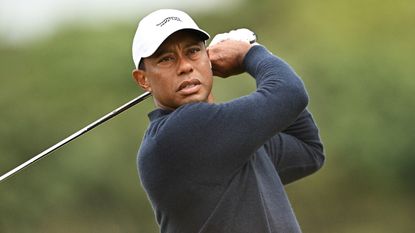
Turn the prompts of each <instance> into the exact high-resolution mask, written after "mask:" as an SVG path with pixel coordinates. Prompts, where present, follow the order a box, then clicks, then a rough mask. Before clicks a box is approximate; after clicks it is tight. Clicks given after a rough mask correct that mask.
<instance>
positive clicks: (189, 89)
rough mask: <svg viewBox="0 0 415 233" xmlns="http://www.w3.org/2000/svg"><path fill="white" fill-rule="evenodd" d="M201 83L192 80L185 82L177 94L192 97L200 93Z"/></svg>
mask: <svg viewBox="0 0 415 233" xmlns="http://www.w3.org/2000/svg"><path fill="white" fill-rule="evenodd" d="M200 84H201V83H200V81H199V80H198V79H191V80H186V81H183V82H182V83H181V84H180V86H179V88H178V89H177V92H179V93H181V94H184V95H191V94H194V93H196V92H198V91H199V89H200Z"/></svg>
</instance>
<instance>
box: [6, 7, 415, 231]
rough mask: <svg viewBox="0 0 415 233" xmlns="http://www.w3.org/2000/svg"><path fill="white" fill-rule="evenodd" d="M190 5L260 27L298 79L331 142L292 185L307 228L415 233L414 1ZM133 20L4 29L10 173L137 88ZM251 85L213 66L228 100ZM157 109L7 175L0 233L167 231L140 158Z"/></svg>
mask: <svg viewBox="0 0 415 233" xmlns="http://www.w3.org/2000/svg"><path fill="white" fill-rule="evenodd" d="M173 6H174V5H173ZM170 7H172V6H171V5H170ZM147 12H148V11H147ZM187 12H188V13H190V14H191V15H192V16H194V18H195V19H196V20H197V22H198V24H199V26H201V27H202V28H204V29H205V30H207V31H208V32H209V33H211V35H214V34H216V33H220V32H224V31H228V30H230V29H234V28H239V27H247V28H250V29H252V30H254V31H255V32H256V33H257V34H258V36H259V41H260V43H262V44H264V45H265V46H267V47H268V48H269V50H271V51H272V52H273V53H274V54H276V55H278V56H280V57H282V58H283V59H284V60H286V61H287V62H288V63H290V64H291V65H292V66H293V67H294V68H295V70H296V71H297V73H298V74H299V75H300V76H301V77H302V78H303V80H304V82H305V84H306V86H307V88H308V92H309V95H310V100H311V102H310V107H309V108H310V109H311V111H312V112H313V114H314V117H315V119H316V121H317V124H318V125H319V127H320V130H321V137H322V139H323V141H324V143H325V149H326V154H327V162H326V164H325V166H324V168H323V169H322V170H321V171H319V172H318V173H316V174H315V175H313V176H310V177H308V178H305V179H303V180H301V181H298V182H296V183H293V184H290V185H288V186H287V187H286V188H287V192H288V193H289V196H290V199H291V202H292V205H293V208H294V210H295V212H296V214H297V217H298V219H299V222H300V224H301V226H302V229H303V231H304V232H307V233H333V232H336V233H346V232H347V233H372V232H373V233H386V232H388V233H391V232H393V233H413V232H415V223H414V216H415V198H414V195H415V185H414V180H415V179H414V178H415V169H414V168H415V156H414V153H413V149H412V144H413V141H415V127H414V124H413V120H414V119H415V103H414V97H413V94H414V93H415V80H414V75H415V64H414V61H415V55H414V52H415V43H414V41H415V28H414V26H413V25H414V22H415V2H414V1H409V0H401V1H392V0H385V1H373V0H363V1H357V0H350V1H339V0H335V1H322V0H316V1H306V0H293V1H271V0H255V1H254V0H250V1H248V0H246V1H239V2H237V1H234V3H233V5H232V6H230V7H229V6H228V7H226V8H223V9H221V7H220V5H219V6H218V7H217V9H213V10H212V9H211V10H206V11H200V10H198V11H194V12H193V11H192V9H187ZM143 15H144V12H142V13H140V14H138V15H137V19H138V18H141V17H142V16H143ZM137 22H138V20H134V21H127V22H126V21H119V22H115V23H112V24H107V25H106V26H105V27H104V26H102V25H101V26H100V27H97V28H95V27H90V26H85V25H82V24H73V25H70V26H66V27H62V28H61V29H60V30H59V31H58V32H57V33H55V34H53V36H50V37H46V38H44V39H41V40H36V41H34V42H31V43H21V44H19V45H10V44H9V43H6V42H4V41H0V80H1V85H0V173H1V174H3V173H5V172H7V171H8V170H10V169H12V168H14V167H15V166H17V165H19V164H20V163H22V162H24V161H26V160H28V159H30V158H31V157H32V156H34V155H36V154H37V153H39V152H41V151H42V150H44V149H46V148H48V147H49V146H51V145H53V144H55V143H56V142H58V141H60V140H61V139H63V138H64V137H66V136H68V135H70V134H71V133H73V132H75V131H77V130H78V129H80V128H82V127H84V126H85V125H87V124H88V123H90V122H92V121H94V120H95V119H97V118H98V117H100V116H102V115H104V114H105V113H107V112H109V111H111V110H113V109H114V108H116V107H118V106H120V105H121V104H123V103H124V102H127V101H128V100H130V99H132V98H134V97H135V96H137V95H139V94H140V93H141V90H140V89H139V88H138V87H137V86H136V85H135V83H134V82H133V80H132V79H131V70H132V69H133V63H132V59H131V41H132V37H133V35H134V33H135V29H136V23H137ZM254 88H255V85H254V82H253V80H252V79H250V78H248V77H247V76H246V75H242V77H233V78H230V79H227V80H220V79H218V78H216V79H215V86H214V93H215V97H216V100H217V101H218V102H223V101H227V100H229V99H232V98H235V97H238V96H240V95H244V94H247V93H249V92H250V91H252V90H254ZM153 108H154V105H153V102H152V100H146V101H145V102H143V103H141V104H139V105H138V106H135V107H134V108H132V109H130V110H129V111H128V112H125V113H123V114H122V115H119V116H117V117H116V118H114V119H112V120H111V121H110V122H107V123H105V124H104V125H102V126H100V127H99V128H96V129H94V130H93V131H91V132H89V133H88V134H86V135H84V136H82V137H81V138H79V139H77V140H76V141H73V142H71V143H70V144H68V145H66V146H65V147H63V148H61V149H60V150H58V151H56V152H54V153H53V154H52V155H50V156H48V157H47V158H45V159H43V160H42V161H40V162H38V163H36V164H35V165H33V166H31V167H29V168H27V169H26V170H24V171H22V172H21V173H19V174H17V175H16V176H14V177H12V178H10V179H8V180H6V181H5V182H2V183H0V232H2V233H3V232H4V233H16V232H17V233H20V232H22V233H23V232H43V233H49V232H139V233H154V232H158V228H157V225H156V223H155V220H154V215H153V212H152V210H151V207H150V205H149V203H148V201H147V198H146V194H145V193H144V192H143V190H142V189H141V186H140V182H139V179H138V175H137V170H136V164H135V161H136V152H137V149H138V147H139V144H140V141H141V137H142V135H143V133H144V130H145V128H146V126H147V124H148V119H147V113H148V112H149V111H151V110H152V109H153Z"/></svg>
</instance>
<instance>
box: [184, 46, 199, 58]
mask: <svg viewBox="0 0 415 233" xmlns="http://www.w3.org/2000/svg"><path fill="white" fill-rule="evenodd" d="M200 51H201V49H200V48H199V47H194V48H190V49H189V50H188V51H187V54H188V56H189V57H192V58H196V57H197V56H198V55H199V54H200Z"/></svg>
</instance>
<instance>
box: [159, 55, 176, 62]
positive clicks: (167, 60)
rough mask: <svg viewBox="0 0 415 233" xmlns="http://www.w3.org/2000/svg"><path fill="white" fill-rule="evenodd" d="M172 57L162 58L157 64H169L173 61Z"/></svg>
mask: <svg viewBox="0 0 415 233" xmlns="http://www.w3.org/2000/svg"><path fill="white" fill-rule="evenodd" d="M173 59H174V58H173V57H170V56H167V57H162V58H160V60H159V63H165V62H169V61H173Z"/></svg>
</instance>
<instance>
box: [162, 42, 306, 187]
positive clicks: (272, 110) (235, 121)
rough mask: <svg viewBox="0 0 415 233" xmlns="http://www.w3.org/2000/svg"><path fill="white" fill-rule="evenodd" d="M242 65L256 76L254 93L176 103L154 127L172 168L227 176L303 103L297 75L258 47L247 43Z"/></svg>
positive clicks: (292, 117)
mask: <svg viewBox="0 0 415 233" xmlns="http://www.w3.org/2000/svg"><path fill="white" fill-rule="evenodd" d="M244 66H245V68H246V71H247V72H248V73H249V74H251V76H253V77H254V78H255V80H256V84H257V89H256V91H254V92H253V93H251V94H249V95H247V96H243V97H240V98H237V99H234V100H232V101H230V102H226V103H222V104H208V103H192V104H187V105H184V106H181V107H179V108H178V109H176V110H175V111H174V112H173V113H171V114H170V116H169V119H168V120H167V121H166V122H165V123H164V124H163V126H162V127H161V128H160V129H158V130H159V135H158V136H157V141H158V142H157V143H158V144H159V145H162V146H163V148H168V149H169V153H172V154H175V156H174V157H175V160H176V162H175V161H172V163H177V164H176V166H177V170H181V169H182V168H183V169H186V171H188V174H212V175H217V177H223V176H224V175H227V174H228V175H229V174H231V173H233V172H234V171H235V170H237V169H239V168H240V167H241V166H243V165H244V164H245V163H246V161H247V160H249V158H250V156H252V155H253V154H254V153H255V151H256V150H257V149H258V148H259V147H261V146H262V145H264V143H265V142H267V141H268V140H269V139H270V138H271V137H273V136H274V135H276V134H277V133H278V132H280V131H282V130H283V129H286V128H287V127H288V126H289V125H290V124H291V123H292V122H294V120H295V119H296V118H297V117H298V116H299V114H300V113H301V112H302V111H303V110H304V109H305V107H306V106H307V103H308V96H307V93H306V91H305V88H304V85H303V82H302V81H301V79H300V78H299V77H298V75H297V74H296V73H295V72H294V71H293V69H292V68H291V67H290V66H289V65H288V64H287V63H286V62H284V61H283V60H281V59H280V58H278V57H276V56H274V55H272V54H271V53H270V52H269V51H268V50H267V49H265V48H264V47H262V46H259V45H257V46H253V47H252V48H251V49H250V50H249V51H248V53H247V55H246V56H245V59H244ZM172 166H174V165H172ZM218 173H221V174H218ZM223 173H227V174H223ZM193 176H194V175H193ZM194 178H195V179H199V180H200V179H201V177H197V176H194Z"/></svg>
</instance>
